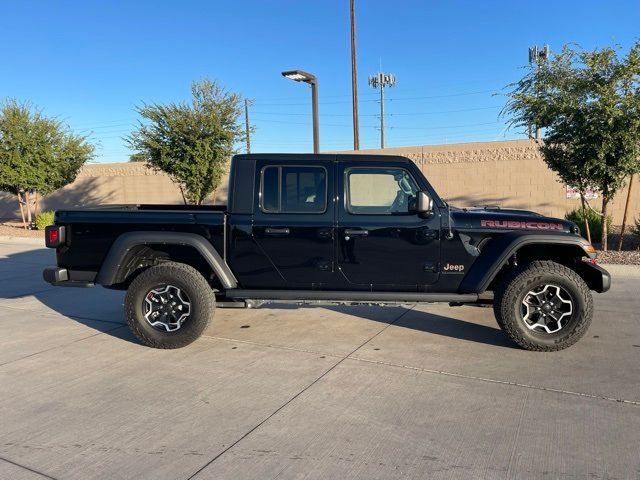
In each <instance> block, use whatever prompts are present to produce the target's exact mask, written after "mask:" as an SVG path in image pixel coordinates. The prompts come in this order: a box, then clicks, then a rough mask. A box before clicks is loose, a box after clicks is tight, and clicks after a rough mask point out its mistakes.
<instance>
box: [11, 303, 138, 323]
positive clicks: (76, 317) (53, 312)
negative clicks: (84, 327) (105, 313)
mask: <svg viewBox="0 0 640 480" xmlns="http://www.w3.org/2000/svg"><path fill="white" fill-rule="evenodd" d="M3 308H8V309H10V310H19V311H22V312H29V313H38V314H41V315H56V314H57V315H61V316H62V317H64V318H70V319H72V320H89V321H90V322H101V323H113V324H114V325H115V324H117V325H120V326H123V327H126V326H127V324H126V323H123V322H118V321H115V320H104V319H102V318H91V317H84V316H82V315H65V314H64V313H60V312H56V311H55V310H53V309H50V310H51V311H49V312H39V311H37V310H32V309H30V308H25V307H16V306H13V305H0V310H1V309H3Z"/></svg>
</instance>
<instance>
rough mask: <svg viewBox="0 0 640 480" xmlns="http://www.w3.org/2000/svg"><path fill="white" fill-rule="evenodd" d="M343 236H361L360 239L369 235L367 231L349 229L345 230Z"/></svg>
mask: <svg viewBox="0 0 640 480" xmlns="http://www.w3.org/2000/svg"><path fill="white" fill-rule="evenodd" d="M344 234H345V235H350V236H352V237H355V236H358V235H359V236H361V237H366V236H367V235H369V230H361V229H359V228H358V229H351V228H346V229H345V230H344Z"/></svg>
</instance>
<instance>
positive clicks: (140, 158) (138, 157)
mask: <svg viewBox="0 0 640 480" xmlns="http://www.w3.org/2000/svg"><path fill="white" fill-rule="evenodd" d="M129 161H130V162H146V161H147V157H146V156H145V155H144V153H133V154H131V155H129Z"/></svg>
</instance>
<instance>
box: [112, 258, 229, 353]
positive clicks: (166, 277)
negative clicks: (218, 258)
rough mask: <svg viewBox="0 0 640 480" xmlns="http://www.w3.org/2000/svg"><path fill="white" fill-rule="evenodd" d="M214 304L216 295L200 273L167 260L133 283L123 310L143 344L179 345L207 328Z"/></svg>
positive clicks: (194, 337)
mask: <svg viewBox="0 0 640 480" xmlns="http://www.w3.org/2000/svg"><path fill="white" fill-rule="evenodd" d="M215 304H216V297H215V294H214V293H213V290H212V289H211V286H210V285H209V284H208V283H207V281H206V280H205V279H204V277H203V276H202V275H201V274H200V272H198V271H197V270H196V269H195V268H193V267H191V266H189V265H185V264H183V263H176V262H167V263H163V264H160V265H156V266H153V267H150V268H148V269H147V270H145V271H144V272H142V273H141V274H140V275H138V276H137V277H136V278H135V279H134V280H133V282H131V285H130V286H129V289H128V290H127V295H126V297H125V301H124V309H125V317H126V319H127V323H128V324H129V328H130V329H131V331H132V332H133V334H134V335H135V336H136V337H138V339H139V340H140V341H141V342H142V343H143V344H144V345H146V346H148V347H153V348H180V347H184V346H186V345H188V344H190V343H191V342H193V341H194V340H196V339H197V338H198V337H199V336H200V335H201V334H202V332H203V331H204V330H205V329H206V328H207V325H208V324H209V320H210V319H211V317H213V314H214V311H215Z"/></svg>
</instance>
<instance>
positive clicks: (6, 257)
mask: <svg viewBox="0 0 640 480" xmlns="http://www.w3.org/2000/svg"><path fill="white" fill-rule="evenodd" d="M53 263H54V259H53V253H52V252H51V251H47V250H45V249H42V248H39V247H38V246H37V245H35V244H33V243H30V242H23V241H22V242H15V241H8V240H3V239H0V338H1V339H2V340H0V345H1V346H2V348H0V412H1V413H0V426H1V428H0V478H1V479H4V478H11V479H14V478H16V479H21V478H24V479H38V478H56V479H76V478H77V479H87V478H105V479H114V478H150V479H160V478H168V479H188V478H197V479H254V478H255V479H265V478H276V477H277V478H283V479H302V478H305V479H306V478H309V479H316V478H317V479H319V478H330V479H343V478H344V479H347V478H363V479H364V478H366V479H371V478H379V479H389V478H429V479H431V478H435V479H439V478H473V479H477V478H490V479H493V478H500V479H503V478H517V479H521V478H636V479H637V478H638V477H639V476H640V385H639V379H640V314H639V313H638V312H640V296H639V295H638V292H639V291H640V269H638V268H637V267H612V272H613V274H614V284H613V285H614V286H613V289H612V291H611V292H609V293H607V294H605V295H597V294H596V295H595V302H596V317H595V319H594V323H593V325H592V327H591V329H590V330H589V332H588V333H587V336H586V337H585V338H583V339H582V340H581V341H580V342H579V343H578V344H576V345H575V346H573V347H571V348H569V349H568V350H564V351H561V352H556V353H533V352H526V351H523V350H519V349H517V348H514V347H513V345H512V344H511V343H509V341H508V340H507V339H506V337H505V336H504V335H503V334H502V332H501V331H500V330H499V329H498V327H497V325H496V324H495V320H494V319H493V315H492V311H491V310H490V309H484V308H476V307H459V308H449V307H447V306H441V305H421V306H411V305H409V306H406V307H386V308H380V307H368V306H359V307H328V308H320V307H316V308H302V309H301V308H296V307H294V306H284V307H283V306H278V307H277V308H276V307H273V306H272V307H263V308H261V309H257V310H236V309H231V310H222V309H219V310H218V311H217V313H216V317H215V319H214V322H213V325H212V326H211V327H210V328H209V329H208V331H207V332H206V335H205V336H204V337H203V338H202V339H201V340H199V341H197V342H196V343H194V344H193V345H191V346H189V347H187V348H184V349H180V350H175V351H159V350H153V349H149V348H146V347H143V346H140V345H138V344H137V343H136V341H135V340H134V338H133V337H132V336H131V335H130V334H129V332H128V330H127V328H126V326H123V320H122V299H123V293H121V292H112V291H108V290H105V289H103V288H100V287H97V288H94V289H63V288H53V287H49V286H48V285H47V284H45V283H44V282H43V281H42V280H41V275H40V272H41V270H42V268H43V267H44V266H46V265H50V264H53Z"/></svg>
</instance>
